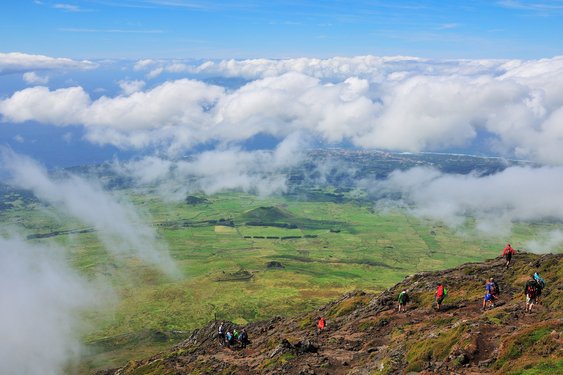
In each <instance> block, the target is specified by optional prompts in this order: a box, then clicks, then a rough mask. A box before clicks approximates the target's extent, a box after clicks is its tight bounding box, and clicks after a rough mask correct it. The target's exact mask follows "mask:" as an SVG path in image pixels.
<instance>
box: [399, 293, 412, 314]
mask: <svg viewBox="0 0 563 375" xmlns="http://www.w3.org/2000/svg"><path fill="white" fill-rule="evenodd" d="M409 301H410V298H409V294H408V293H407V290H406V289H405V290H403V291H402V292H401V293H400V294H399V312H401V311H403V312H404V311H406V310H407V303H408V302H409Z"/></svg>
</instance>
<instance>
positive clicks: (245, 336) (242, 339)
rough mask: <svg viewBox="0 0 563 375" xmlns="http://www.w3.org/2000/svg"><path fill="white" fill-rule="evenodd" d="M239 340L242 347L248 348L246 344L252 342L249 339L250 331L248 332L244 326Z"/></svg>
mask: <svg viewBox="0 0 563 375" xmlns="http://www.w3.org/2000/svg"><path fill="white" fill-rule="evenodd" d="M238 341H239V344H240V347H241V348H242V349H244V348H246V345H248V344H250V340H248V333H246V329H244V328H243V329H242V331H240V334H239V337H238Z"/></svg>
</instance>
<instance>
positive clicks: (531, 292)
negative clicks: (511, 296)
mask: <svg viewBox="0 0 563 375" xmlns="http://www.w3.org/2000/svg"><path fill="white" fill-rule="evenodd" d="M526 295H527V296H528V297H530V298H534V297H535V296H536V286H535V285H534V284H532V283H530V284H528V286H527V287H526Z"/></svg>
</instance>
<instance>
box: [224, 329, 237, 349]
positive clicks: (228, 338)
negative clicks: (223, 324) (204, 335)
mask: <svg viewBox="0 0 563 375" xmlns="http://www.w3.org/2000/svg"><path fill="white" fill-rule="evenodd" d="M225 343H226V344H227V347H229V348H230V347H231V346H232V345H234V343H235V337H234V336H233V333H232V332H231V331H229V330H227V332H226V333H225Z"/></svg>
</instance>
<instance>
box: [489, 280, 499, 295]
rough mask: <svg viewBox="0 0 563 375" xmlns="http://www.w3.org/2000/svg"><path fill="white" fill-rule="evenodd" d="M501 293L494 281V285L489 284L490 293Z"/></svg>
mask: <svg viewBox="0 0 563 375" xmlns="http://www.w3.org/2000/svg"><path fill="white" fill-rule="evenodd" d="M499 292H500V291H499V288H498V284H497V283H496V282H495V281H493V282H492V283H490V284H489V293H491V294H498V293H499Z"/></svg>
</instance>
